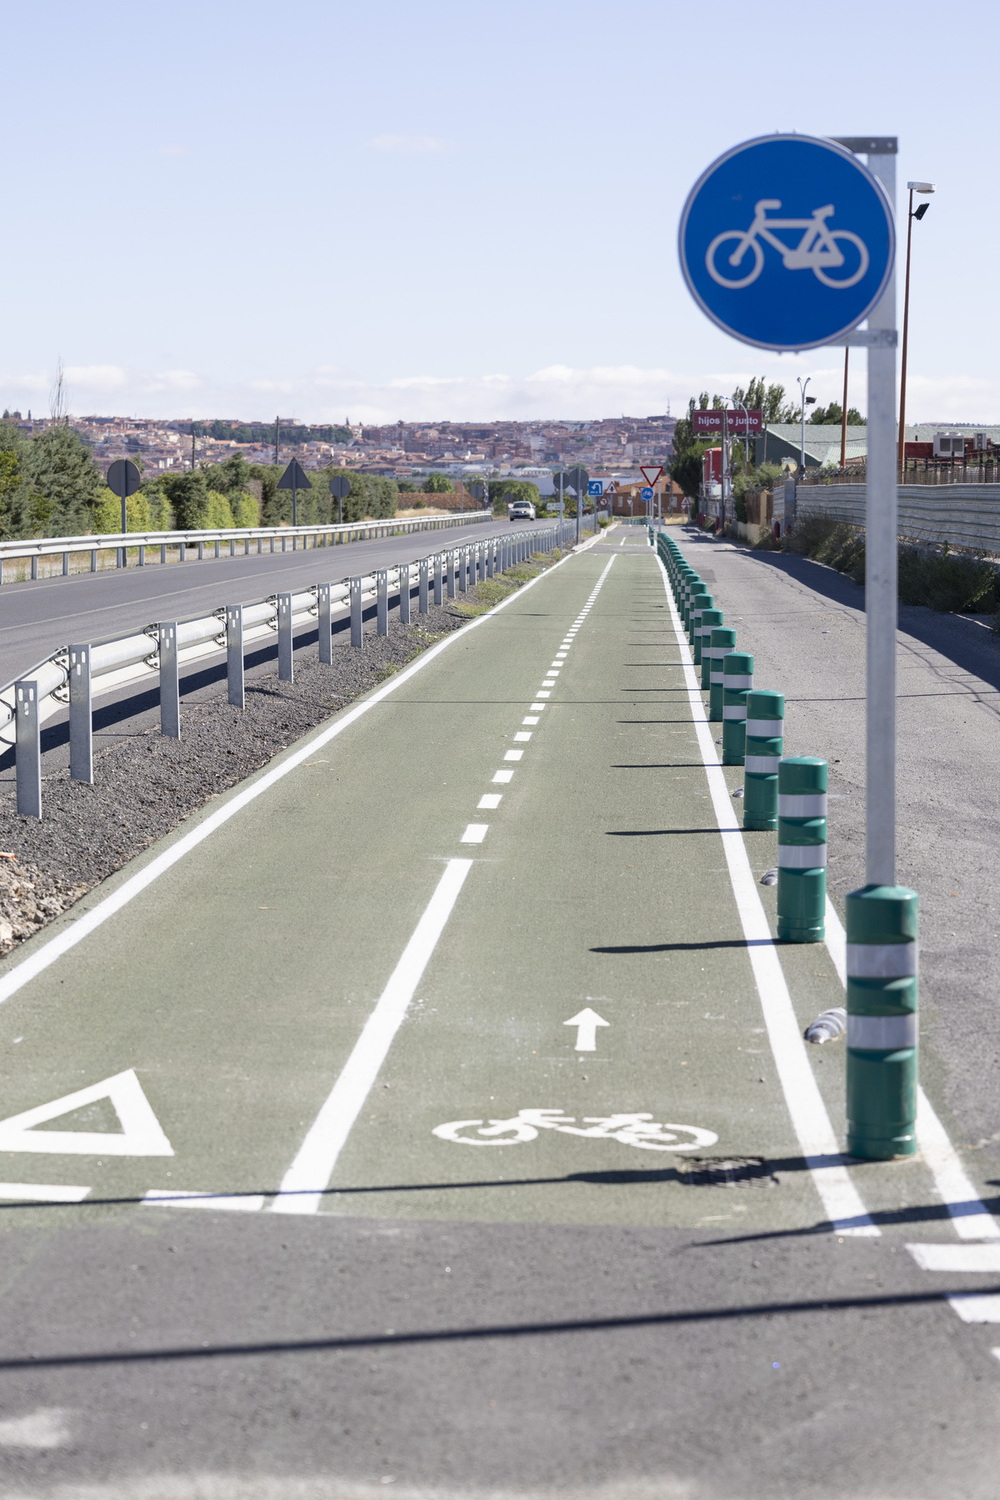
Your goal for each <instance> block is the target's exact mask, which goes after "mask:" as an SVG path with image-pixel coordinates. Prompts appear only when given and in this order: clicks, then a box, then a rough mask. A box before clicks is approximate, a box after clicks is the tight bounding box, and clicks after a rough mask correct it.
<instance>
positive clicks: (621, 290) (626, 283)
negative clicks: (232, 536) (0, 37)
mask: <svg viewBox="0 0 1000 1500" xmlns="http://www.w3.org/2000/svg"><path fill="white" fill-rule="evenodd" d="M995 21H996V7H995V5H987V4H985V3H982V0H953V3H952V4H951V5H950V6H948V7H947V9H942V7H940V6H939V5H931V4H929V3H925V0H909V3H906V4H902V3H899V0H865V3H859V0H838V4H837V5H836V6H833V7H831V6H825V5H824V6H810V5H806V4H804V3H802V0H795V3H788V0H772V3H771V4H770V5H768V6H766V7H759V6H757V7H750V6H747V5H746V4H745V3H740V4H737V3H734V0H713V3H712V4H711V5H710V6H709V5H694V4H691V3H690V0H683V3H679V0H658V3H649V0H614V3H611V0H574V3H572V4H567V3H563V0H530V3H525V0H461V3H454V0H420V3H417V0H406V3H400V0H364V3H361V4H357V3H352V4H346V3H342V0H284V3H283V4H282V5H280V6H275V5H274V4H273V3H268V4H266V5H265V4H263V3H259V0H238V3H237V0H202V3H198V4H194V3H190V0H129V3H120V0H89V3H87V4H83V3H81V0H36V3H35V4H34V5H31V6H25V5H23V4H15V3H13V0H5V3H4V5H3V30H4V37H5V53H6V57H7V67H6V68H5V77H4V87H3V90H2V91H0V118H2V124H3V138H4V142H5V147H6V149H5V163H4V172H3V181H4V203H5V207H6V210H7V212H6V213H5V215H4V221H5V229H4V233H3V236H2V245H0V257H2V264H3V282H4V287H5V290H6V296H5V298H4V305H5V316H4V319H3V342H2V346H0V387H2V388H0V402H2V403H3V404H6V405H9V406H11V407H13V406H15V405H16V406H20V407H21V408H22V410H23V409H25V408H26V407H29V406H30V407H32V408H33V409H35V410H36V411H42V412H47V410H48V402H49V396H48V393H49V388H50V386H51V383H52V378H53V374H54V371H55V367H56V362H57V359H58V358H59V357H60V356H61V357H62V359H63V361H64V363H65V365H66V368H67V374H68V381H69V396H70V407H71V410H72V411H74V412H75V413H78V414H83V413H85V412H94V411H99V412H107V413H110V412H118V413H122V414H131V413H134V414H137V415H146V416H153V415H164V416H189V415H192V414H194V415H197V416H199V417H205V416H212V415H219V416H227V417H242V418H245V419H259V418H269V419H270V418H273V416H274V414H275V413H276V412H278V411H280V413H281V415H282V416H295V417H298V418H299V419H300V420H304V421H330V420H337V421H341V420H343V419H344V417H346V416H349V417H350V418H351V419H352V420H358V419H367V420H386V421H391V420H395V419H397V418H403V419H407V420H413V419H417V418H431V419H435V418H437V419H443V418H452V419H455V420H459V419H473V418H476V417H483V418H490V417H503V416H509V417H537V416H553V417H572V416H576V417H588V416H590V417H595V416H606V415H607V416H610V415H617V414H619V413H622V412H626V413H629V414H634V415H645V414H647V413H650V412H656V411H663V410H665V409H666V406H667V403H668V401H669V402H670V403H671V405H672V409H673V410H675V411H676V410H678V409H679V408H680V407H682V406H683V405H684V404H685V403H686V400H687V397H688V396H689V395H690V394H692V393H693V392H695V391H697V390H699V389H701V388H703V387H705V386H709V387H711V388H713V389H718V390H720V391H722V390H725V391H728V390H730V389H731V388H732V385H733V384H734V382H735V381H737V380H745V379H746V377H747V376H748V375H750V374H752V373H764V374H766V375H768V376H773V377H774V378H778V379H780V380H782V381H783V382H784V383H785V384H786V385H788V386H793V387H794V384H795V376H796V375H798V374H810V375H812V376H813V381H814V385H813V387H812V389H816V390H817V392H818V394H819V396H820V398H821V399H824V400H825V399H829V398H831V397H839V386H840V378H841V377H840V368H841V362H840V356H839V355H837V354H836V353H835V352H832V351H819V352H814V353H813V354H812V355H804V356H801V357H800V356H793V355H784V356H773V355H762V354H761V353H760V352H758V351H754V350H753V349H749V348H747V347H745V346H743V345H741V344H739V343H736V342H735V341H733V340H732V339H730V338H728V337H727V336H725V335H724V334H722V333H721V332H720V331H718V330H717V329H715V328H714V327H712V325H711V324H709V323H708V322H707V320H706V319H705V318H704V317H703V315H702V314H701V313H700V312H699V311H698V310H697V309H696V308H695V306H694V304H693V303H692V302H691V300H690V298H689V296H688V294H687V292H686V291H685V289H684V286H683V284H682V282H681V278H680V275H679V272H678V268H677V255H676V248H675V241H676V229H677V220H678V217H679V214H680V210H681V207H682V205H683V202H684V199H685V196H686V194H687V192H688V189H689V188H690V186H691V184H692V182H693V181H694V180H695V178H696V177H697V176H698V175H699V173H700V172H701V171H702V169H703V168H704V167H705V166H706V165H707V164H708V163H709V162H710V161H711V160H712V159H713V158H714V157H715V156H717V155H718V154H719V153H721V152H722V151H724V150H725V149H727V148H728V147H729V146H731V145H733V144H735V143H736V142H738V141H740V140H744V139H747V138H748V137H751V136H755V135H759V134H763V133H768V132H769V131H772V130H781V131H791V130H794V131H799V132H803V133H807V134H815V135H830V134H861V133H868V132H875V133H883V134H896V135H898V136H899V138H900V152H901V154H900V159H899V181H900V184H903V185H905V182H906V181H907V179H909V178H926V179H929V180H931V181H935V182H936V183H937V185H938V191H937V193H936V195H935V196H934V198H933V199H931V208H930V211H929V213H928V214H927V217H926V218H925V219H924V220H923V222H922V223H920V224H918V225H916V226H915V230H914V240H915V256H914V272H913V291H912V302H911V354H910V365H909V370H910V375H909V391H910V394H909V400H908V413H909V415H910V416H911V418H912V419H919V420H922V421H933V420H937V419H951V420H956V421H957V420H963V419H967V420H970V421H984V422H985V421H1000V371H998V369H997V353H996V351H997V347H998V342H1000V340H998V332H1000V329H998V326H997V325H998V321H1000V310H998V307H1000V304H998V298H997V296H996V294H995V292H994V290H993V288H992V286H991V284H990V283H989V281H988V280H987V278H986V276H985V275H984V271H983V265H982V257H983V252H982V249H981V247H982V246H983V245H986V246H990V247H995V246H996V244H997V232H996V231H997V227H998V225H997V220H998V216H1000V210H998V208H997V205H996V195H995V192H994V181H993V178H994V166H993V161H994V157H995V145H996V137H997V101H996V92H997V86H996V80H995V62H994V60H993V57H992V49H991V47H990V46H989V45H986V43H987V39H988V38H989V37H990V36H991V35H992V34H993V31H994V27H995ZM942 48H943V49H944V52H943V54H942ZM12 59H15V60H19V61H16V62H15V63H14V65H13V66H11V60H12ZM901 197H902V195H901ZM995 253H996V252H995V249H994V252H993V255H991V256H990V258H989V263H990V264H991V265H993V264H995V259H994V257H995ZM863 363H864V362H863V359H861V358H860V357H858V358H856V359H855V361H854V365H855V368H856V375H857V379H856V383H855V384H854V385H852V399H856V400H863V395H864V381H863Z"/></svg>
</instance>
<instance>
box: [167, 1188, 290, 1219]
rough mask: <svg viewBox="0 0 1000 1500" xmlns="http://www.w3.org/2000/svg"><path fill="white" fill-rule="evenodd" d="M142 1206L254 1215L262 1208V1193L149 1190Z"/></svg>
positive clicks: (173, 1189) (175, 1189) (176, 1189)
mask: <svg viewBox="0 0 1000 1500" xmlns="http://www.w3.org/2000/svg"><path fill="white" fill-rule="evenodd" d="M142 1201H143V1204H144V1205H147V1206H149V1205H152V1206H153V1207H154V1208H223V1209H230V1210H232V1211H233V1212H234V1213H254V1212H256V1210H257V1209H260V1208H263V1207H264V1194H263V1193H187V1192H182V1191H180V1189H178V1188H150V1190H149V1192H148V1193H145V1194H144V1195H143V1199H142Z"/></svg>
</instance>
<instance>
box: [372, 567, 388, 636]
mask: <svg viewBox="0 0 1000 1500" xmlns="http://www.w3.org/2000/svg"><path fill="white" fill-rule="evenodd" d="M375 634H376V635H388V634H389V574H388V572H387V570H386V569H385V568H378V569H376V572H375Z"/></svg>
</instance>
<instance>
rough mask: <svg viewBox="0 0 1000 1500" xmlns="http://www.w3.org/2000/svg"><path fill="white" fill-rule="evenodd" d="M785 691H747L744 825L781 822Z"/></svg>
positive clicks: (758, 827) (765, 825) (766, 825)
mask: <svg viewBox="0 0 1000 1500" xmlns="http://www.w3.org/2000/svg"><path fill="white" fill-rule="evenodd" d="M784 720H785V695H784V694H783V693H772V692H770V691H769V690H765V689H763V688H755V689H754V691H753V692H752V693H748V694H747V748H746V755H745V757H744V761H743V764H744V765H745V767H746V773H747V774H746V780H745V781H744V783H743V827H744V828H751V829H754V830H755V831H759V830H761V829H765V828H777V826H778V761H779V760H780V759H781V747H782V744H783V741H784V733H785V722H784Z"/></svg>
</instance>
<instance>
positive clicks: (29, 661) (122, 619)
mask: <svg viewBox="0 0 1000 1500" xmlns="http://www.w3.org/2000/svg"><path fill="white" fill-rule="evenodd" d="M533 525H534V526H535V527H539V528H540V527H544V526H545V525H546V522H545V521H544V520H543V521H537V522H534V523H532V522H530V521H529V522H527V523H524V522H521V523H519V524H518V527H517V528H516V529H518V530H525V529H527V530H531V529H532V527H533ZM511 529H512V528H511V523H510V522H509V521H506V520H496V521H483V522H481V523H478V524H475V525H465V526H453V527H448V528H446V529H443V530H441V531H430V532H410V533H406V534H404V535H402V536H394V537H378V538H375V539H374V540H372V541H365V542H351V543H349V544H347V545H345V546H343V547H337V548H334V549H332V550H327V549H325V548H319V549H317V550H316V551H314V550H313V549H312V548H310V550H309V551H308V552H276V553H274V554H273V556H272V555H271V554H270V553H268V552H265V553H264V554H263V555H262V556H260V557H258V556H257V555H256V554H254V553H251V555H250V556H249V557H222V558H219V559H218V561H216V560H215V558H209V557H206V558H205V559H204V560H203V561H202V562H198V561H197V557H195V559H194V560H193V561H190V562H185V563H168V564H167V565H166V567H161V566H160V564H159V563H158V562H150V563H149V564H148V565H147V566H146V567H145V568H139V567H130V568H122V569H113V570H112V569H108V570H105V571H102V572H100V573H78V574H74V575H73V576H71V577H69V578H61V577H60V578H45V579H37V580H35V581H34V582H31V581H30V580H28V581H27V582H25V583H10V584H7V583H5V584H4V585H3V588H2V589H0V684H2V683H7V682H11V681H13V680H14V678H16V677H19V676H23V674H24V673H25V672H27V671H29V670H30V669H31V668H32V667H34V666H36V665H37V664H38V663H39V662H40V661H44V660H45V659H46V658H47V657H48V656H50V655H51V654H52V652H53V651H56V650H58V649H59V648H60V647H61V646H65V645H67V644H69V643H70V642H72V641H100V640H104V639H106V638H107V637H109V636H114V635H120V634H122V633H124V632H127V631H130V630H133V629H136V628H138V629H141V628H142V626H143V625H145V624H148V623H150V622H152V621H154V620H183V619H191V618H193V617H195V616H197V615H199V614H209V613H211V611H212V610H213V609H218V608H220V607H222V606H224V605H226V604H247V603H249V602H251V601H252V600H255V599H264V598H266V597H267V596H268V595H269V594H275V593H278V592H280V591H282V590H289V589H292V590H294V589H300V588H304V587H307V586H308V585H309V584H312V583H326V582H339V581H340V580H341V579H343V578H346V577H348V576H349V575H351V574H354V575H355V576H356V575H358V574H366V573H371V572H372V571H373V570H374V569H375V568H386V567H393V566H394V565H395V564H396V563H397V562H405V561H407V560H409V559H413V558H419V557H426V556H428V555H429V554H430V553H432V552H439V551H441V550H442V549H445V548H448V547H457V546H463V545H465V544H466V543H467V542H470V541H471V540H472V539H473V538H474V537H480V538H485V537H488V536H493V535H496V534H497V533H500V532H507V531H510V530H511Z"/></svg>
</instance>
